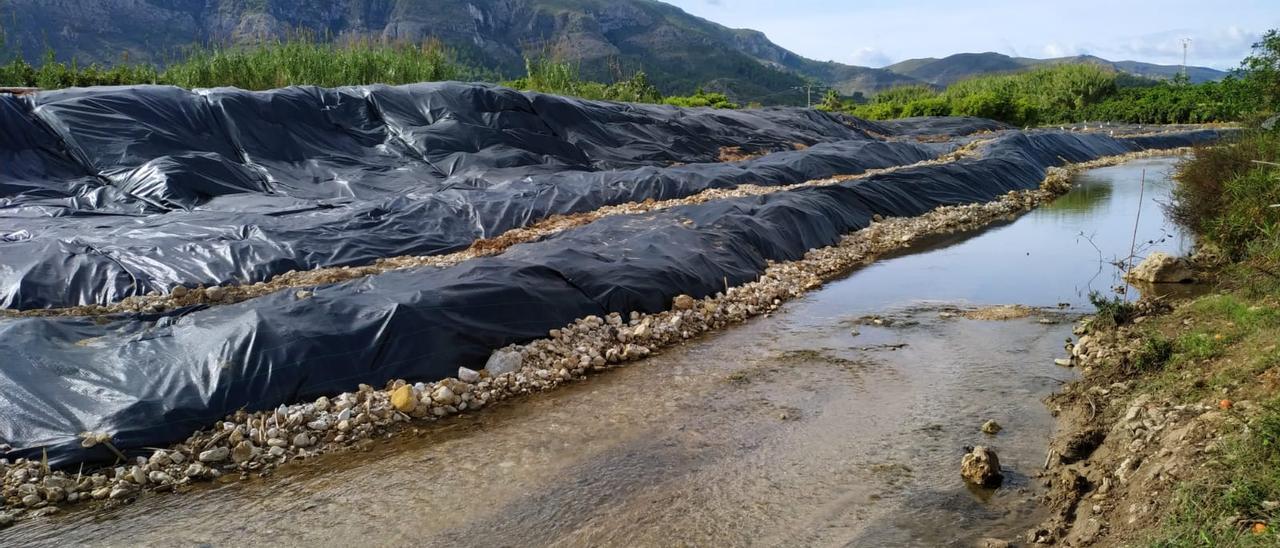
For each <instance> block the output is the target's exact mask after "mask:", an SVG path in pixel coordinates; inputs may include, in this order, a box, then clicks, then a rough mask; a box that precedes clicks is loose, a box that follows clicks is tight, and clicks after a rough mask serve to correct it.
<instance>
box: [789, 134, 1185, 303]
mask: <svg viewBox="0 0 1280 548" xmlns="http://www.w3.org/2000/svg"><path fill="white" fill-rule="evenodd" d="M1174 162H1175V160H1173V159H1167V158H1165V159H1151V160H1142V161H1137V162H1132V163H1128V164H1124V165H1120V166H1114V167H1107V168H1101V169H1096V170H1091V171H1088V172H1085V173H1083V174H1081V175H1079V176H1078V177H1077V179H1076V182H1077V185H1078V187H1077V188H1076V189H1074V190H1072V191H1071V192H1070V193H1068V194H1066V195H1064V196H1062V197H1060V198H1058V199H1057V200H1056V201H1054V202H1053V203H1052V204H1049V205H1047V206H1045V207H1041V208H1039V209H1036V210H1035V211H1032V212H1031V213H1028V214H1026V215H1024V216H1022V217H1019V218H1018V219H1017V220H1015V221H1013V222H1011V223H1003V224H996V225H993V226H992V227H990V228H988V229H986V230H984V231H980V232H977V233H970V234H963V235H952V236H946V237H940V238H936V239H934V240H932V241H930V242H926V243H925V244H924V245H920V246H917V247H916V248H915V249H912V250H908V252H907V253H906V254H901V255H900V256H897V257H893V258H890V259H888V260H881V261H878V262H876V263H874V264H872V265H871V266H868V267H867V268H864V269H862V270H860V271H858V272H856V273H854V274H853V275H852V276H849V277H848V278H845V279H843V280H841V281H839V282H836V283H834V284H832V285H831V286H830V287H828V288H827V290H826V291H824V292H823V293H822V296H821V299H816V298H814V297H812V296H811V297H810V298H809V299H808V300H807V302H808V305H807V306H808V307H809V308H810V309H811V310H809V312H811V313H813V314H817V315H821V316H828V317H829V316H833V315H837V314H842V313H847V312H848V311H849V309H850V307H851V306H852V307H854V308H855V309H856V310H865V311H875V310H881V309H884V308H886V307H891V306H895V305H901V304H906V303H910V302H913V301H920V300H924V301H949V302H970V303H974V304H1001V303H1020V304H1027V305H1034V306H1056V305H1059V304H1060V303H1065V304H1068V305H1070V307H1071V308H1074V309H1080V310H1087V309H1089V302H1088V295H1089V292H1090V291H1101V292H1104V293H1106V292H1111V291H1113V289H1114V288H1116V287H1120V288H1124V287H1126V286H1125V284H1124V282H1123V280H1122V278H1121V273H1122V271H1121V269H1120V268H1119V267H1118V266H1117V264H1123V263H1124V259H1125V258H1126V257H1128V256H1129V250H1130V246H1131V245H1134V247H1135V251H1136V252H1137V255H1138V256H1139V257H1141V256H1144V255H1146V254H1147V253H1150V252H1152V251H1157V250H1160V251H1165V252H1168V253H1173V254H1181V253H1185V252H1186V251H1187V250H1188V249H1189V247H1190V245H1191V240H1190V238H1189V237H1188V236H1186V235H1185V234H1184V233H1183V232H1182V231H1181V230H1180V229H1179V228H1178V227H1177V226H1175V225H1174V224H1173V223H1171V222H1169V221H1168V220H1166V219H1165V216H1164V210H1163V207H1162V205H1161V204H1162V203H1165V202H1167V201H1168V197H1169V193H1170V189H1171V183H1170V180H1169V172H1170V169H1171V168H1172V166H1173V164H1174ZM1144 171H1145V189H1143V188H1142V187H1143V186H1144V185H1143V173H1144ZM1140 194H1141V197H1142V200H1141V202H1142V214H1141V218H1140V219H1138V226H1137V239H1136V245H1135V244H1134V242H1133V236H1134V221H1135V217H1137V216H1138V204H1139V195H1140ZM921 251H929V252H928V253H921Z"/></svg>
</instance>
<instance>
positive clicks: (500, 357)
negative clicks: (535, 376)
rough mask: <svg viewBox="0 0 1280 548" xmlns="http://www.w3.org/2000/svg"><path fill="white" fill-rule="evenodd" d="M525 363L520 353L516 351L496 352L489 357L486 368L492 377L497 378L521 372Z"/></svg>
mask: <svg viewBox="0 0 1280 548" xmlns="http://www.w3.org/2000/svg"><path fill="white" fill-rule="evenodd" d="M523 361H524V360H523V358H522V357H521V356H520V353H519V352H516V351H514V350H495V351H494V352H493V354H490V355H489V361H487V362H485V364H484V368H485V370H487V371H488V372H489V374H490V375H492V376H494V377H496V376H498V375H502V374H506V373H513V372H516V371H519V370H520V364H521V362H523Z"/></svg>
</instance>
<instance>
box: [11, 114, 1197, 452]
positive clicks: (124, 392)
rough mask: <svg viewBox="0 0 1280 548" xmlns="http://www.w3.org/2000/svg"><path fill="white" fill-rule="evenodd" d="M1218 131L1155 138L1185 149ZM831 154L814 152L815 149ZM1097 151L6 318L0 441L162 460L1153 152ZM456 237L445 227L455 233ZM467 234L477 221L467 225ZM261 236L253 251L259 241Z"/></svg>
mask: <svg viewBox="0 0 1280 548" xmlns="http://www.w3.org/2000/svg"><path fill="white" fill-rule="evenodd" d="M1213 136H1214V134H1213V133H1212V132H1204V133H1184V134H1171V135H1164V136H1160V137H1159V139H1158V140H1155V139H1154V138H1153V140H1149V141H1145V142H1144V143H1143V146H1150V147H1156V146H1158V147H1176V146H1185V145H1190V144H1194V143H1197V142H1202V141H1204V140H1206V139H1210V138H1213ZM813 148H818V147H813ZM1140 148H1141V147H1140V145H1139V144H1138V143H1136V142H1134V141H1130V140H1123V139H1115V138H1111V137H1107V136H1103V135H1098V134H1090V135H1084V134H1069V133H1060V132H1033V133H1028V134H1022V133H1017V132H1011V133H1008V134H1006V135H1005V136H1003V137H1000V138H998V139H997V140H996V141H994V142H992V143H990V144H988V145H987V146H986V147H985V148H984V149H983V151H982V156H981V157H980V158H976V159H965V160H960V161H957V162H951V163H946V164H934V165H923V166H914V167H907V168H904V169H901V170H897V171H893V172H888V173H882V174H877V175H871V176H868V177H865V178H862V179H857V180H849V181H845V182H842V183H838V184H832V185H826V186H814V187H805V188H801V189H792V190H785V191H780V192H775V193H772V194H767V195H763V196H756V197H750V198H734V199H725V200H716V201H710V202H705V203H701V204H697V205H687V206H680V207H675V208H670V209H665V210H658V211H655V212H652V213H649V214H645V215H620V216H612V217H605V218H602V219H600V220H598V221H596V222H593V223H591V224H588V225H584V226H581V227H578V228H574V229H570V230H567V231H565V232H563V233H560V234H559V235H557V236H554V237H550V238H547V239H545V240H541V241H537V242H532V243H527V244H521V245H517V246H513V247H512V248H510V249H508V250H507V251H506V252H505V253H503V254H501V255H497V256H492V257H485V258H480V259H474V260H470V261H466V262H464V263H461V264H459V265H456V266H453V267H449V268H418V269H409V270H402V271H394V272H389V273H385V274H380V275H376V276H371V277H368V278H364V279H360V280H354V281H349V282H344V283H340V284H334V285H329V286H324V287H320V288H317V289H316V290H315V291H314V293H313V294H312V295H310V296H305V295H303V296H300V295H298V294H297V293H296V292H294V291H282V292H278V293H274V294H271V295H267V296H265V297H261V298H258V299H253V300H249V301H245V302H241V303H237V304H232V305H223V306H216V307H196V308H191V309H185V310H179V311H175V312H172V313H168V314H165V315H155V316H147V315H128V316H123V315H122V316H117V317H112V318H108V319H103V318H74V317H61V318H16V319H15V318H11V319H5V320H0V355H3V356H5V358H4V362H3V366H0V385H3V386H4V387H5V390H3V391H0V442H3V443H6V444H8V445H10V446H12V451H11V452H10V453H9V454H8V455H7V456H10V457H17V456H34V455H39V454H40V453H41V451H42V450H47V451H48V456H49V458H50V461H51V462H53V463H54V464H68V463H72V462H76V461H82V460H95V459H107V460H109V459H110V458H111V455H110V453H107V452H106V449H104V448H102V447H100V446H99V447H95V448H92V449H85V448H83V447H81V445H80V439H79V438H78V434H79V433H81V432H86V431H91V432H106V433H109V434H111V435H112V436H113V437H114V443H115V444H116V446H118V447H122V448H126V449H128V448H142V447H148V446H158V445H165V444H168V443H171V442H174V441H176V440H180V439H182V438H184V437H186V436H187V435H188V434H189V433H190V432H191V431H193V430H195V429H198V428H202V427H205V426H207V425H208V424H210V423H212V422H213V421H215V420H217V419H219V418H221V417H223V416H226V415H227V414H229V413H231V412H233V411H235V410H238V409H241V408H248V409H251V410H256V409H269V408H272V407H275V406H277V405H279V404H281V403H285V402H296V401H304V400H309V399H313V398H316V397H318V396H320V395H332V394H333V393H336V392H341V391H347V390H352V389H354V388H355V387H356V386H357V385H358V384H359V383H367V384H372V385H382V384H384V383H385V382H386V381H388V380H390V379H394V378H404V379H408V380H410V381H417V380H424V381H425V380H435V379H439V378H442V377H445V376H449V375H452V374H453V373H454V372H456V370H457V367H458V366H469V367H473V368H478V367H480V366H481V365H482V364H483V363H484V360H485V359H486V358H487V356H488V355H489V353H490V352H491V351H492V350H494V349H496V348H500V347H502V346H505V345H508V344H511V343H517V342H524V341H528V340H531V339H534V338H538V337H543V336H545V335H546V333H547V331H548V330H549V329H552V328H557V327H560V326H563V325H565V324H567V323H569V322H571V321H572V320H574V319H576V318H580V317H584V316H587V315H592V314H594V315H604V314H607V313H610V312H619V313H623V314H628V313H630V312H631V311H644V312H655V311H658V310H661V309H665V308H666V307H667V306H668V303H670V302H671V299H672V298H673V297H674V296H675V295H678V294H682V293H684V294H689V295H693V296H695V297H702V296H706V295H709V294H712V293H714V292H716V291H718V290H721V289H723V287H724V285H725V284H726V283H728V284H730V285H736V284H740V283H743V282H747V281H750V280H753V279H755V278H756V277H757V276H758V275H759V273H760V272H762V271H763V269H764V268H765V266H766V262H767V261H769V260H794V259H799V258H801V257H802V256H803V254H804V253H805V251H806V250H808V249H811V248H815V247H820V246H826V245H831V244H834V243H836V242H837V241H838V239H839V238H840V237H841V236H842V235H843V234H845V233H848V232H851V231H854V230H857V229H859V228H862V227H865V226H867V225H868V224H869V223H870V220H871V218H872V217H873V216H874V215H877V214H879V215H884V216H913V215H919V214H922V213H925V212H928V211H929V210H932V209H934V208H936V207H938V206H943V205H955V204H964V203H974V202H985V201H989V200H992V199H994V198H997V197H998V196H1000V195H1002V194H1004V193H1006V192H1008V191H1011V190H1019V189H1031V188H1035V187H1036V186H1037V185H1038V184H1039V183H1040V181H1042V180H1043V178H1044V177H1045V175H1046V172H1047V168H1048V166H1052V165H1058V164H1061V163H1063V162H1065V161H1073V162H1074V161H1083V160H1089V159H1093V158H1097V157H1100V156H1106V155H1114V154H1121V153H1125V152H1130V151H1134V150H1138V149H1140ZM441 222H444V221H443V220H442V221H441ZM459 222H465V221H459ZM252 237H254V236H253V235H246V238H252Z"/></svg>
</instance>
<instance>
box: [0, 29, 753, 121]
mask: <svg viewBox="0 0 1280 548" xmlns="http://www.w3.org/2000/svg"><path fill="white" fill-rule="evenodd" d="M495 76H496V75H494V74H493V73H491V72H489V71H487V70H485V69H480V68H476V67H472V66H469V65H467V64H464V63H461V62H459V61H458V59H457V57H456V56H455V55H454V53H453V51H452V50H450V49H449V48H447V47H445V46H444V45H443V44H441V43H440V42H438V41H427V42H424V43H421V44H404V43H401V44H387V43H381V42H375V41H371V40H355V41H347V42H341V43H333V42H323V41H317V40H314V39H312V38H310V37H309V36H306V35H303V36H297V37H293V38H290V39H288V40H275V41H270V42H264V43H260V44H257V45H254V46H248V47H237V48H221V47H205V48H195V49H192V50H191V51H190V52H189V53H188V55H187V56H186V57H185V58H183V59H182V60H181V61H178V62H175V63H173V64H170V65H169V66H168V67H166V68H164V69H160V68H157V67H156V66H153V65H145V64H120V65H115V66H112V67H102V66H99V65H96V64H95V65H88V66H82V65H80V64H78V63H77V62H75V61H74V60H73V61H70V62H65V63H64V62H59V61H57V60H56V59H55V58H54V54H53V52H52V51H50V52H48V53H47V54H46V57H45V60H44V63H43V64H41V65H40V66H38V67H37V66H33V65H31V64H29V63H27V62H26V61H25V60H23V59H20V58H18V59H14V60H13V61H11V62H9V63H8V64H5V65H0V86H3V87H37V88H44V89H59V88H67V87H77V86H78V87H84V86H104V85H136V84H169V85H175V86H180V87H184V88H210V87H221V86H232V87H238V88H241V89H249V90H264V89H274V88H280V87H286V86H293V85H316V86H324V87H337V86H349V85H365V84H378V83H380V84H408V83H414V82H433V81H441V80H460V79H486V80H495V79H496V78H495ZM506 85H508V86H510V87H514V88H516V89H521V90H526V91H538V92H542V93H551V94H557V95H572V96H577V97H582V98H586V99H597V100H608V101H624V102H632V103H664V102H665V103H667V104H673V105H679V106H687V107H713V108H737V107H738V106H737V105H736V104H734V103H732V102H730V101H729V98H728V97H726V96H725V95H724V94H720V93H708V92H704V91H702V90H699V92H698V93H697V94H695V95H691V96H687V97H663V95H662V93H661V92H660V91H659V90H658V88H657V87H655V86H654V85H653V84H652V83H650V81H649V79H648V77H647V76H646V75H645V73H643V72H636V73H633V74H631V75H629V76H625V77H623V76H619V77H618V78H617V80H616V81H614V82H612V83H603V82H595V81H591V80H587V79H584V78H583V77H582V74H581V72H580V70H579V67H578V66H577V65H575V64H572V63H568V62H563V61H557V60H554V59H550V58H547V57H530V58H528V59H526V62H525V75H524V76H523V77H521V78H518V79H516V80H512V81H509V82H506Z"/></svg>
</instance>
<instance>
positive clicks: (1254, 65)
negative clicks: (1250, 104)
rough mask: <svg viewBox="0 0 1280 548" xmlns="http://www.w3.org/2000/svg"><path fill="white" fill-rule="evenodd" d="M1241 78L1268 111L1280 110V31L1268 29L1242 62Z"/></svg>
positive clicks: (1261, 105)
mask: <svg viewBox="0 0 1280 548" xmlns="http://www.w3.org/2000/svg"><path fill="white" fill-rule="evenodd" d="M1240 72H1241V75H1242V78H1241V80H1242V81H1243V82H1244V84H1245V86H1247V87H1248V88H1249V91H1250V92H1251V93H1252V94H1254V95H1255V96H1256V97H1257V98H1258V99H1259V100H1260V102H1261V104H1260V105H1259V107H1261V109H1264V110H1267V111H1272V112H1274V111H1276V110H1280V32H1277V30H1276V29H1271V30H1269V31H1267V33H1266V34H1264V35H1262V39H1261V40H1259V41H1258V42H1257V43H1255V44H1254V45H1253V53H1252V54H1251V55H1249V56H1248V57H1246V58H1245V59H1244V61H1243V62H1241V63H1240Z"/></svg>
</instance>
